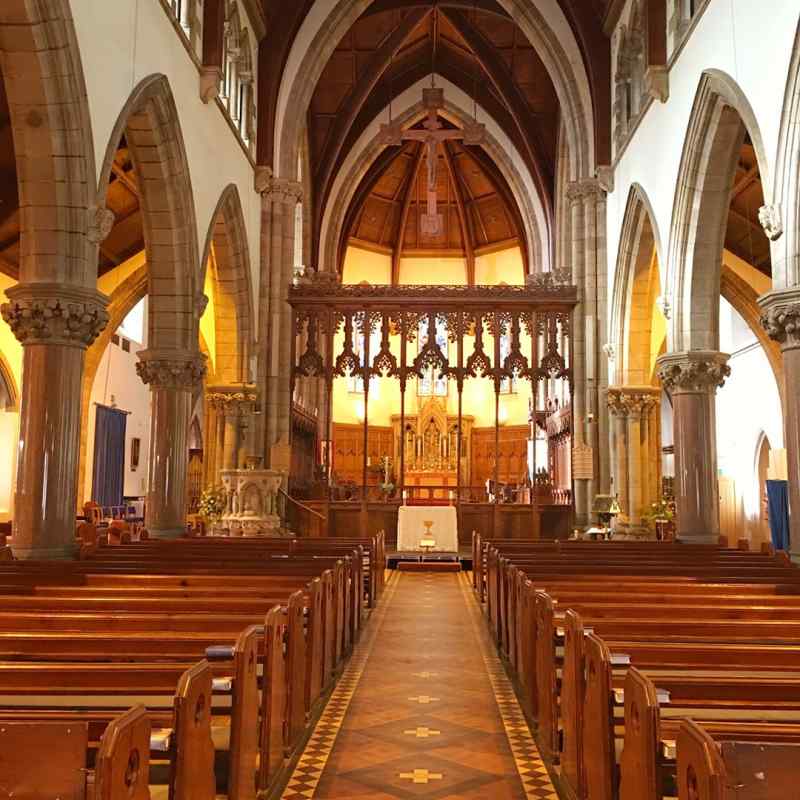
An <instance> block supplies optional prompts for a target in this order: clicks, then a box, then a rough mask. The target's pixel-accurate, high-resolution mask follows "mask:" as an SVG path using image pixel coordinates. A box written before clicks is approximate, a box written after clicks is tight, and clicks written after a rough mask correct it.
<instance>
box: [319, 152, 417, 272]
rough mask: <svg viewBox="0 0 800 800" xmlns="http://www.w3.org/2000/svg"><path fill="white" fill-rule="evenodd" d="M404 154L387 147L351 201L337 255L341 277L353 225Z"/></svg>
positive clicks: (363, 179)
mask: <svg viewBox="0 0 800 800" xmlns="http://www.w3.org/2000/svg"><path fill="white" fill-rule="evenodd" d="M402 152H403V149H402V148H401V147H387V148H386V149H385V150H384V151H383V152H382V153H381V154H380V155H379V156H378V157H377V158H376V159H375V161H374V162H373V163H372V165H371V166H370V168H369V169H368V170H367V174H366V175H365V176H364V177H363V178H362V179H361V183H360V184H359V185H358V188H357V189H356V193H355V195H354V196H353V199H352V200H351V201H350V207H349V208H348V209H347V212H346V213H345V216H344V224H343V225H342V235H341V239H340V240H339V243H338V250H337V254H336V260H337V270H338V272H339V274H340V275H341V272H342V269H343V267H344V257H345V255H346V253H347V242H348V239H349V238H350V236H351V234H352V229H353V223H354V222H355V219H356V216H357V215H358V212H359V210H360V209H361V208H362V207H363V205H364V203H365V202H366V200H367V197H368V196H369V194H370V192H371V191H372V190H373V188H374V187H375V184H376V183H377V182H378V181H379V180H380V178H381V176H382V175H383V173H384V172H385V171H386V170H387V169H388V168H389V165H390V164H391V163H392V161H394V159H395V158H397V157H398V156H399V155H400V153H402ZM315 258H316V256H315Z"/></svg>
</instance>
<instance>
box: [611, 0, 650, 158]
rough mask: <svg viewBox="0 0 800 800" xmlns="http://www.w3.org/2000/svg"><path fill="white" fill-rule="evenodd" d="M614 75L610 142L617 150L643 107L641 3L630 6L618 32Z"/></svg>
mask: <svg viewBox="0 0 800 800" xmlns="http://www.w3.org/2000/svg"><path fill="white" fill-rule="evenodd" d="M618 36H619V44H618V47H617V56H616V69H615V72H614V88H615V97H614V140H615V142H616V145H617V148H620V147H621V146H622V145H623V144H624V143H625V141H626V140H627V138H628V136H629V135H630V132H631V130H632V129H633V127H634V124H635V122H636V120H637V119H638V117H639V115H640V114H641V113H642V110H643V109H644V106H645V99H646V94H647V90H646V86H645V80H644V75H645V46H644V43H645V35H644V14H643V11H642V6H641V3H637V4H636V5H634V7H633V11H632V14H631V20H630V24H629V25H622V26H621V27H620V29H619V34H618Z"/></svg>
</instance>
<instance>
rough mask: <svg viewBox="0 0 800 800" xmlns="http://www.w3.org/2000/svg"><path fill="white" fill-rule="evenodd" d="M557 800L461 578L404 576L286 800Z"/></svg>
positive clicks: (396, 578)
mask: <svg viewBox="0 0 800 800" xmlns="http://www.w3.org/2000/svg"><path fill="white" fill-rule="evenodd" d="M301 798H304V799H306V800H307V799H308V798H320V800H323V799H324V800H333V798H336V800H347V798H358V799H359V800H396V799H397V798H400V800H405V799H406V798H425V799H426V800H455V798H465V799H467V800H478V798H480V799H481V800H489V799H491V800H531V799H534V800H558V795H557V794H556V792H555V790H554V789H553V786H552V784H551V783H550V780H549V778H548V775H547V770H546V769H545V767H544V764H542V762H541V760H540V758H539V753H538V751H537V749H536V745H535V744H534V741H533V738H532V737H531V735H530V733H529V731H528V728H527V725H526V724H525V720H524V717H523V715H522V711H521V710H520V708H519V705H518V704H517V700H516V697H515V696H514V692H513V689H512V687H511V684H510V682H509V681H508V679H507V678H506V675H505V673H504V671H503V668H502V665H501V663H500V661H499V660H498V658H497V656H496V654H495V651H494V649H493V646H492V644H491V641H490V639H489V635H488V632H487V630H486V623H485V620H483V619H482V618H481V613H480V609H479V607H478V605H477V602H476V600H475V599H474V596H473V594H472V589H471V587H470V586H469V583H468V581H467V579H466V577H465V575H464V574H463V573H462V574H434V573H427V574H426V573H421V574H414V573H395V574H394V575H393V577H392V579H391V581H390V583H389V585H388V587H387V590H386V592H385V594H384V597H383V599H382V601H381V604H380V606H379V607H378V609H377V610H376V613H375V614H374V616H373V617H372V619H371V621H370V623H369V625H368V630H367V632H366V635H365V636H364V638H363V639H362V641H361V642H360V643H359V645H358V647H357V648H356V652H355V653H354V655H353V657H352V658H351V660H350V662H349V664H348V666H347V668H346V670H345V673H344V675H343V676H342V678H341V680H340V682H339V684H338V685H337V688H336V690H335V692H334V693H333V696H332V697H331V699H330V701H329V702H328V705H327V707H326V709H325V711H324V713H323V715H322V717H321V718H320V721H319V723H318V724H317V727H316V728H315V730H314V733H313V735H312V737H311V739H310V741H309V743H308V746H307V747H306V750H305V752H304V753H303V755H302V756H301V758H300V761H299V763H298V765H297V767H296V769H295V771H294V774H293V775H292V777H291V779H290V781H289V784H288V786H287V788H286V790H285V791H284V793H283V800H301Z"/></svg>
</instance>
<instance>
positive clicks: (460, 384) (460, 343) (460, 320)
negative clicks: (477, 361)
mask: <svg viewBox="0 0 800 800" xmlns="http://www.w3.org/2000/svg"><path fill="white" fill-rule="evenodd" d="M455 320H456V330H455V334H456V341H457V350H458V372H457V373H456V375H457V377H456V388H457V389H458V423H457V424H458V428H457V429H456V525H457V529H458V536H459V544H460V543H461V540H460V536H461V531H462V529H463V527H464V526H463V521H462V512H461V445H462V438H461V437H462V433H461V427H462V424H463V399H464V398H463V395H464V315H463V314H462V312H461V311H456V313H455Z"/></svg>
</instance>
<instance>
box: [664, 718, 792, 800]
mask: <svg viewBox="0 0 800 800" xmlns="http://www.w3.org/2000/svg"><path fill="white" fill-rule="evenodd" d="M789 727H790V728H791V730H786V729H787V728H789ZM676 772H677V784H678V797H679V798H680V800H737V798H757V800H786V798H788V797H791V796H792V795H791V792H792V791H793V790H796V787H797V786H798V783H800V738H798V733H797V730H796V729H794V726H780V725H753V724H750V725H748V724H738V725H732V726H729V729H728V730H726V731H725V732H724V733H721V732H720V731H719V729H718V727H717V726H714V725H709V724H706V723H703V724H702V725H698V724H697V723H696V722H695V721H693V720H686V721H684V722H683V723H682V724H681V726H680V729H679V731H678V734H677V765H676Z"/></svg>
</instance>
